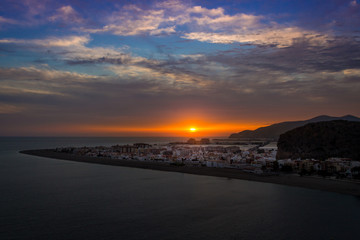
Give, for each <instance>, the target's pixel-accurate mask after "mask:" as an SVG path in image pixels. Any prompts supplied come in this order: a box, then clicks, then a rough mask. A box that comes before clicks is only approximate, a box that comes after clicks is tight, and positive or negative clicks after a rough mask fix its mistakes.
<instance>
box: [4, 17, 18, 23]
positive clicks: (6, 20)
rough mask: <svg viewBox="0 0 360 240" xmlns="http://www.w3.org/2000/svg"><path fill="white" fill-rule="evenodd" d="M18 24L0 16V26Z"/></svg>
mask: <svg viewBox="0 0 360 240" xmlns="http://www.w3.org/2000/svg"><path fill="white" fill-rule="evenodd" d="M4 23H5V24H18V21H16V20H14V19H10V18H5V17H2V16H0V24H4Z"/></svg>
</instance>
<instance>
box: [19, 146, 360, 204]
mask: <svg viewBox="0 0 360 240" xmlns="http://www.w3.org/2000/svg"><path fill="white" fill-rule="evenodd" d="M20 153H23V154H28V155H34V156H40V157H46V158H53V159H59V160H69V161H75V162H83V163H93V164H103V165H112V166H122V167H133V168H142V169H152V170H160V171H168V172H179V173H187V174H196V175H205V176H215V177H225V178H231V179H241V180H248V181H257V182H264V183H273V184H281V185H287V186H293V187H301V188H308V189H313V190H321V191H328V192H335V193H340V194H347V195H353V196H357V197H360V183H359V182H356V181H348V180H333V179H328V178H321V177H312V176H299V175H297V174H286V173H285V174H283V173H282V174H279V175H266V174H262V175H257V174H254V173H246V172H243V171H239V170H238V169H231V168H212V167H206V166H186V165H172V164H165V163H163V162H144V161H133V160H124V159H112V158H108V157H91V156H81V155H76V154H72V153H66V152H59V151H56V149H40V150H24V151H20Z"/></svg>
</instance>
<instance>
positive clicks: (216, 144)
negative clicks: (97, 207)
mask: <svg viewBox="0 0 360 240" xmlns="http://www.w3.org/2000/svg"><path fill="white" fill-rule="evenodd" d="M56 151H57V152H66V153H72V154H75V155H79V156H87V157H102V158H111V159H119V160H127V161H141V162H154V163H158V164H169V165H175V166H179V167H180V166H188V167H212V168H233V169H239V170H240V171H243V172H248V173H254V174H259V175H278V174H279V173H296V174H300V175H301V176H303V175H314V176H316V175H318V176H322V177H332V178H336V179H360V162H359V161H353V160H352V159H348V158H337V157H333V158H328V159H326V160H323V161H320V160H317V159H276V154H277V143H276V142H268V141H242V142H239V141H238V142H236V141H226V140H219V139H214V140H212V141H210V139H208V138H203V139H201V140H199V141H197V140H195V139H193V138H190V139H189V140H188V141H187V142H174V143H168V144H153V145H151V144H147V143H135V144H132V145H129V144H127V145H114V146H111V147H105V146H98V147H79V148H74V147H66V148H57V149H56Z"/></svg>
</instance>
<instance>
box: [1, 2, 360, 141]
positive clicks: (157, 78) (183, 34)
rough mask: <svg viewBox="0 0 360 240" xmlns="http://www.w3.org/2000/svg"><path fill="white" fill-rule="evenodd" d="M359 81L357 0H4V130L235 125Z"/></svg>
mask: <svg viewBox="0 0 360 240" xmlns="http://www.w3.org/2000/svg"><path fill="white" fill-rule="evenodd" d="M359 93H360V2H358V1H357V0H326V1H325V0H313V1H309V0H288V1H285V0H273V1H259V0H239V1H230V0H223V1H217V0H213V1H200V0H199V1H195V0H194V1H191V0H183V1H181V0H165V1H161V0H158V1H130V0H129V1H122V0H94V1H85V0H71V1H67V0H62V1H55V0H21V1H18V0H1V8H0V136H184V137H204V136H209V137H210V136H228V135H229V134H231V133H234V132H239V131H242V130H245V129H256V128H258V127H261V126H266V125H269V124H273V123H276V122H281V121H292V120H304V119H309V118H312V117H316V116H318V115H331V116H343V115H347V114H351V115H355V116H360V94H359ZM190 128H195V129H196V131H190Z"/></svg>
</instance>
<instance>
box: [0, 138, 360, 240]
mask: <svg viewBox="0 0 360 240" xmlns="http://www.w3.org/2000/svg"><path fill="white" fill-rule="evenodd" d="M179 140H180V141H181V140H184V139H179V138H66V137H57V138H46V137H37V138H32V137H21V138H20V137H1V138H0V239H1V240H4V239H36V240H38V239H61V240H63V239H77V240H78V239H94V240H95V239H96V240H99V239H124V240H126V239H129V240H130V239H159V240H161V239H206V240H211V239H229V240H235V239H252V240H253V239H277V240H279V239H307V240H309V239H317V240H318V239H329V240H330V239H359V236H360V235H359V226H360V198H358V197H354V196H350V195H342V194H337V193H331V192H324V191H318V190H310V189H304V188H298V187H289V186H282V185H276V184H271V183H260V182H252V181H245V180H239V179H231V178H220V177H210V176H198V175H191V174H184V173H176V172H163V171H156V170H146V169H137V168H127V167H119V166H106V165H99V164H89V163H80V162H71V161H66V160H57V159H50V158H42V157H36V156H29V155H24V154H20V153H19V151H20V150H26V149H42V148H55V147H66V146H78V147H80V146H100V145H101V146H112V145H115V144H126V143H135V142H146V143H153V144H154V143H156V144H160V143H167V142H171V141H179Z"/></svg>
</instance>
